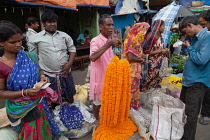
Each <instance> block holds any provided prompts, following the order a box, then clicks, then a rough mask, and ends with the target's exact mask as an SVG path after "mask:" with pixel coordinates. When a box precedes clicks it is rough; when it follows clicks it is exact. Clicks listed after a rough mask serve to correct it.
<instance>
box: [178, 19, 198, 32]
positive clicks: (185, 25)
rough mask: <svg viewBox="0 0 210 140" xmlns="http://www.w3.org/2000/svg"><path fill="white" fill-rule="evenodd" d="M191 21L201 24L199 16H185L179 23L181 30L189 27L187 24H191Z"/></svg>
mask: <svg viewBox="0 0 210 140" xmlns="http://www.w3.org/2000/svg"><path fill="white" fill-rule="evenodd" d="M189 23H191V24H194V25H199V22H198V17H196V16H187V17H184V18H183V19H182V20H181V21H180V23H179V30H181V29H183V28H187V24H189Z"/></svg>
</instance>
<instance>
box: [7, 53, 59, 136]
mask: <svg viewBox="0 0 210 140" xmlns="http://www.w3.org/2000/svg"><path fill="white" fill-rule="evenodd" d="M39 77H40V74H39V66H38V61H37V58H36V55H35V54H33V53H30V52H24V51H22V50H21V51H19V52H18V54H17V59H16V62H15V65H14V67H13V69H12V72H11V74H10V76H9V79H8V82H7V85H6V88H7V90H10V91H20V90H24V89H29V88H33V87H34V84H36V83H37V82H39V81H40V78H39ZM40 103H41V104H42V105H43V107H44V112H45V114H46V116H47V119H48V121H49V123H50V129H51V131H52V133H53V135H54V137H55V136H57V135H62V133H61V132H60V130H59V127H58V125H57V124H56V123H55V121H54V120H53V118H52V116H51V114H50V111H49V107H48V105H47V102H46V99H45V98H43V97H42V98H36V99H31V100H27V101H12V100H6V110H7V115H8V118H9V120H10V122H11V125H12V126H13V129H14V130H15V131H16V132H17V133H19V132H20V128H21V126H22V122H23V121H22V119H23V118H24V117H25V116H26V115H27V113H29V112H30V111H32V110H33V109H34V108H35V107H36V106H37V105H38V104H40Z"/></svg>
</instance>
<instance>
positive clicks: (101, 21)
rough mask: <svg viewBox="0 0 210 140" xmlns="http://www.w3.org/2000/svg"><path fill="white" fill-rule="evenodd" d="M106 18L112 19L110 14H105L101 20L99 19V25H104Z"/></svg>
mask: <svg viewBox="0 0 210 140" xmlns="http://www.w3.org/2000/svg"><path fill="white" fill-rule="evenodd" d="M106 18H112V17H111V16H110V15H108V14H103V15H101V16H100V17H99V19H98V24H104V20H105V19H106Z"/></svg>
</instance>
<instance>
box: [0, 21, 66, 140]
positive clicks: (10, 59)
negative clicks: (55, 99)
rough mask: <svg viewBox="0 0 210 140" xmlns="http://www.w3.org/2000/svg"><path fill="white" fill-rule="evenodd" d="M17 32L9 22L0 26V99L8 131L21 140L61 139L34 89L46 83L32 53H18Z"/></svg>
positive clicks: (39, 95)
mask: <svg viewBox="0 0 210 140" xmlns="http://www.w3.org/2000/svg"><path fill="white" fill-rule="evenodd" d="M21 33H22V32H21V30H20V29H19V28H18V27H17V26H16V25H14V24H13V23H11V22H4V23H1V22H0V46H2V47H3V48H4V55H3V56H2V57H1V58H0V99H6V111H7V115H8V118H9V120H10V123H11V125H12V128H13V129H14V130H15V131H16V132H17V133H18V138H19V139H21V140H50V139H53V137H56V136H58V135H62V134H61V132H60V130H59V128H58V126H57V125H56V123H55V122H54V121H53V119H52V116H51V115H50V112H49V108H48V106H47V103H46V100H45V97H44V96H45V93H46V92H44V91H42V90H40V89H39V88H38V87H34V85H35V84H36V83H37V82H39V81H42V82H49V80H48V78H47V77H45V76H44V74H43V72H42V71H40V70H39V66H38V61H37V58H36V56H35V55H34V54H33V53H28V52H24V51H22V47H21V46H22V41H21Z"/></svg>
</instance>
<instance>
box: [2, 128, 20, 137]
mask: <svg viewBox="0 0 210 140" xmlns="http://www.w3.org/2000/svg"><path fill="white" fill-rule="evenodd" d="M17 139H18V135H17V133H16V132H15V131H14V130H13V129H12V128H11V126H7V127H3V128H0V140H17Z"/></svg>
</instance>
